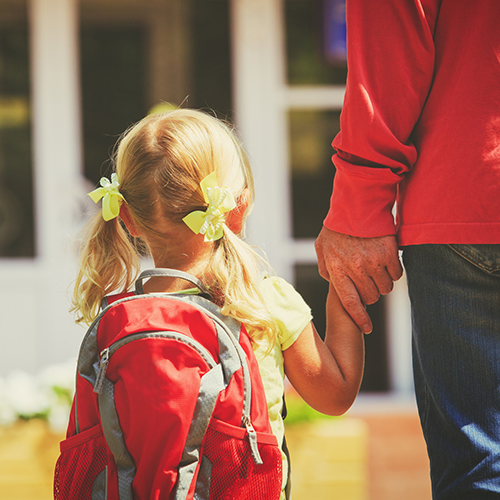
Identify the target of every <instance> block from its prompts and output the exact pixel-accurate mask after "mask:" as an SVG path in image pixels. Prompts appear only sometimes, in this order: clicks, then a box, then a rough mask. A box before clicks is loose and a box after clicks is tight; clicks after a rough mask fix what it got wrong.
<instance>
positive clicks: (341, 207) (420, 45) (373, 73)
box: [324, 0, 440, 237]
mask: <svg viewBox="0 0 500 500" xmlns="http://www.w3.org/2000/svg"><path fill="white" fill-rule="evenodd" d="M439 3H440V0H398V1H394V0H379V1H377V2H366V1H364V0H347V4H346V9H347V13H346V15H347V54H348V62H347V64H348V77H347V84H346V94H345V97H344V105H343V109H342V114H341V132H340V133H339V134H338V135H337V137H336V138H335V139H334V141H333V144H332V145H333V148H334V149H335V151H336V154H335V155H334V157H333V162H334V164H335V167H336V169H337V171H336V174H335V180H334V186H333V193H332V198H331V203H330V211H329V213H328V215H327V217H326V219H325V221H324V225H325V226H326V227H328V228H329V229H332V230H334V231H337V232H340V233H344V234H351V235H353V236H361V237H374V236H382V235H387V234H395V232H396V230H395V223H394V218H393V215H392V208H393V206H394V203H395V200H396V194H397V186H398V184H399V182H400V181H401V180H402V179H403V177H404V176H405V175H407V174H408V172H409V171H410V170H411V168H412V167H413V165H414V163H415V161H416V159H417V151H416V148H415V145H414V144H413V143H412V140H411V133H412V131H413V129H414V127H415V124H416V123H417V121H418V118H419V116H420V114H421V112H422V108H423V106H424V104H425V102H426V99H427V96H428V93H429V90H430V87H431V84H432V78H433V71H434V61H435V50H434V40H433V33H434V25H435V22H436V18H437V13H438V9H439Z"/></svg>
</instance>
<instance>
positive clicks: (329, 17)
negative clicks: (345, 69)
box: [323, 0, 347, 64]
mask: <svg viewBox="0 0 500 500" xmlns="http://www.w3.org/2000/svg"><path fill="white" fill-rule="evenodd" d="M323 2H324V12H323V15H324V51H325V56H326V59H327V60H328V61H329V62H331V63H333V64H338V63H345V62H346V61H347V40H346V32H347V30H346V17H345V0H323Z"/></svg>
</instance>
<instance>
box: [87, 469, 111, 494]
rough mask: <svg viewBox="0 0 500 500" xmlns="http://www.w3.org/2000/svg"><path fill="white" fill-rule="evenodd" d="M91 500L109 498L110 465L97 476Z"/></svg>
mask: <svg viewBox="0 0 500 500" xmlns="http://www.w3.org/2000/svg"><path fill="white" fill-rule="evenodd" d="M90 498H91V500H107V498H108V466H107V465H106V467H105V469H104V470H103V471H102V472H101V473H100V474H99V475H98V476H97V477H96V478H95V481H94V484H93V486H92V496H91V497H90Z"/></svg>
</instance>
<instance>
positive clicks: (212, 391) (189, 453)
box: [174, 364, 225, 500]
mask: <svg viewBox="0 0 500 500" xmlns="http://www.w3.org/2000/svg"><path fill="white" fill-rule="evenodd" d="M224 388H225V383H224V376H223V373H222V367H221V365H220V364H219V365H217V366H216V367H215V368H213V369H212V370H210V371H209V372H207V373H205V375H203V377H202V378H201V383H200V392H199V394H198V400H197V401H196V406H195V410H194V413H193V419H192V420H191V426H190V428H189V432H188V436H187V439H186V445H185V447H184V451H183V453H182V457H181V461H180V464H179V477H178V480H177V488H176V491H175V496H174V499H175V500H185V499H186V498H187V494H188V492H189V487H190V485H191V482H192V480H193V476H194V474H195V472H196V468H197V466H198V461H199V459H200V445H201V442H202V441H203V437H204V436H205V432H206V431H207V428H208V424H209V422H210V419H211V417H212V413H213V411H214V408H215V403H216V402H217V398H218V397H219V394H220V392H221V391H222V390H223V389H224Z"/></svg>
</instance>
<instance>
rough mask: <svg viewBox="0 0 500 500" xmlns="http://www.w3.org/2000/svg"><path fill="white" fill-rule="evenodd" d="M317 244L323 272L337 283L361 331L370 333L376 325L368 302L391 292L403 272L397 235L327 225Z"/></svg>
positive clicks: (320, 266)
mask: <svg viewBox="0 0 500 500" xmlns="http://www.w3.org/2000/svg"><path fill="white" fill-rule="evenodd" d="M315 247H316V253H317V255H318V268H319V273H320V275H321V276H322V277H323V278H324V279H326V280H328V281H329V282H331V283H333V285H334V287H335V289H336V290H337V293H338V295H339V298H340V301H341V302H342V305H343V306H344V308H345V310H346V311H347V313H348V314H349V315H350V316H351V318H352V319H353V321H354V322H355V323H356V324H357V325H358V327H359V328H360V329H361V331H362V332H364V333H370V332H371V331H372V329H373V325H372V322H371V319H370V316H369V315H368V313H367V312H366V309H365V307H364V306H365V304H373V303H375V302H377V300H378V299H379V297H380V295H386V294H388V293H389V292H390V291H391V290H392V288H393V282H394V281H397V280H398V279H399V278H401V276H402V275H403V267H402V266H401V262H400V260H399V255H398V245H397V242H396V237H395V236H379V237H376V238H358V237H356V236H350V235H348V234H342V233H337V232H335V231H332V230H331V229H328V228H326V227H323V229H322V230H321V232H320V234H319V236H318V238H317V240H316V243H315Z"/></svg>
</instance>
